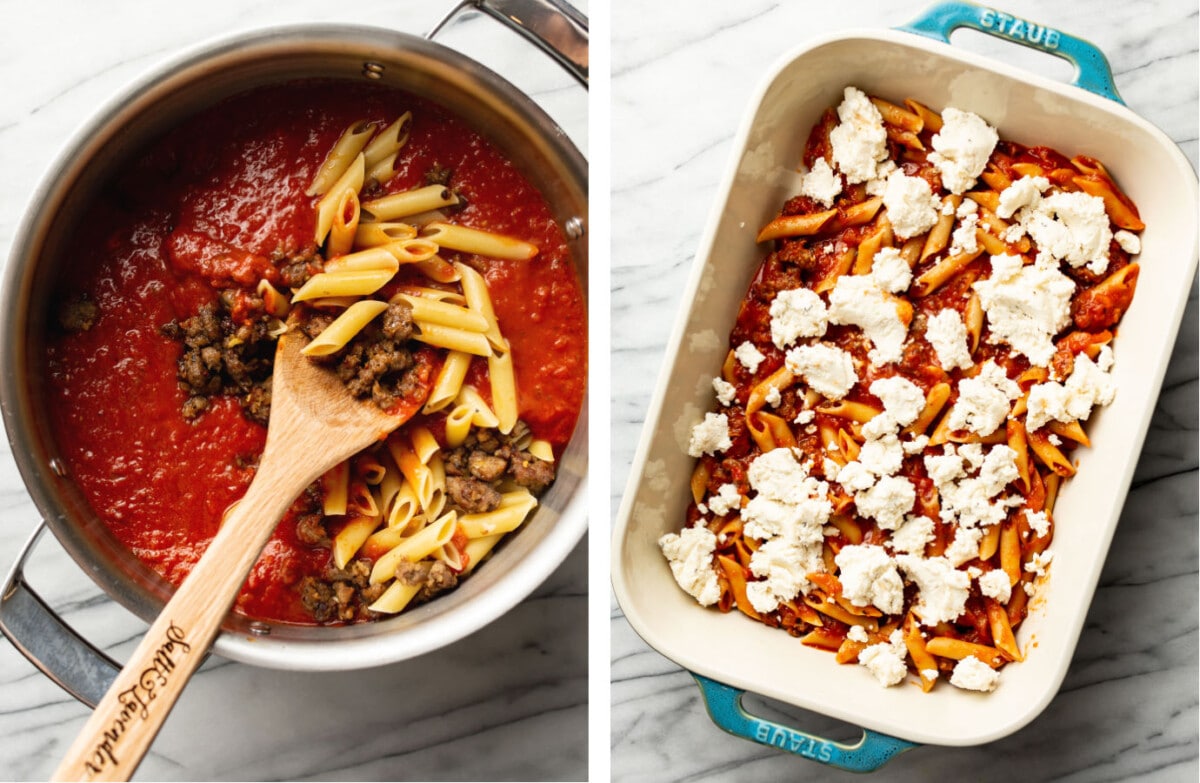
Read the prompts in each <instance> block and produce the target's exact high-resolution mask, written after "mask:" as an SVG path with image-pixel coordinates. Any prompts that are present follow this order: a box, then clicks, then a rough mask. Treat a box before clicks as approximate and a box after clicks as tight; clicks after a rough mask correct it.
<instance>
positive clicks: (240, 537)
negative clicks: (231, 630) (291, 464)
mask: <svg viewBox="0 0 1200 783" xmlns="http://www.w3.org/2000/svg"><path fill="white" fill-rule="evenodd" d="M275 464H278V463H275ZM307 479H308V477H307V476H303V475H297V474H295V473H291V474H289V473H288V472H287V471H285V470H280V469H274V470H272V469H271V465H270V464H269V461H268V460H265V459H264V460H263V462H262V464H261V465H260V468H259V473H258V475H257V476H255V478H254V481H253V482H252V483H251V485H250V488H249V489H248V490H247V491H246V495H245V497H243V498H242V500H241V501H239V502H238V503H237V505H236V506H235V507H233V508H232V509H230V511H229V513H228V515H227V516H226V518H225V520H224V522H223V523H222V525H221V529H220V530H219V531H218V532H217V535H216V536H215V537H214V538H213V540H212V543H211V544H209V546H208V549H207V550H206V551H205V552H204V556H203V557H201V558H200V561H199V562H198V563H196V566H195V568H193V569H192V572H191V574H190V575H189V576H188V578H187V579H186V580H185V581H184V583H183V584H182V585H180V586H179V589H178V590H176V591H175V595H174V596H173V597H172V598H171V600H170V601H169V602H168V603H167V605H166V607H165V608H164V609H163V611H162V614H160V615H159V617H158V619H157V620H156V621H155V622H154V624H153V625H151V626H150V630H149V631H147V632H146V636H145V637H144V638H143V639H142V641H141V643H140V644H139V645H138V646H137V649H136V650H134V652H133V655H132V656H130V658H129V662H128V663H126V664H125V668H123V669H122V670H121V673H120V674H118V675H117V679H116V680H115V681H114V682H113V685H112V687H110V688H109V690H108V693H106V694H105V696H104V698H103V699H102V700H101V701H100V703H99V704H98V705H96V710H95V711H94V712H93V713H92V716H91V718H89V719H88V722H87V723H86V724H85V725H84V727H83V729H82V730H81V731H80V732H79V736H78V737H76V738H75V742H74V743H73V744H72V745H71V747H70V749H69V750H68V751H67V754H66V757H65V759H64V760H63V762H62V763H61V764H60V765H59V767H58V769H57V770H55V772H54V777H53V778H52V779H53V780H129V778H130V777H131V776H132V775H133V773H134V770H136V769H137V766H138V764H139V763H141V760H142V757H143V756H145V754H146V751H147V750H148V749H149V748H150V743H151V742H153V741H154V737H155V735H157V734H158V730H159V729H160V728H162V724H163V721H165V720H166V718H167V715H168V714H169V713H170V712H171V708H172V707H173V706H175V701H176V700H177V699H178V698H179V695H180V694H181V693H182V692H183V689H184V686H185V685H187V682H188V680H189V679H190V678H191V676H192V674H193V673H194V672H195V671H196V669H197V668H199V666H200V664H201V663H202V662H203V660H204V657H205V655H206V654H207V652H208V649H209V647H210V646H211V645H212V642H213V639H214V638H216V635H217V631H218V630H219V629H220V626H221V621H222V620H223V619H224V618H225V615H226V614H227V613H228V611H229V607H230V606H231V605H232V604H233V601H234V599H235V598H236V597H237V594H238V590H239V589H240V588H241V585H242V583H243V582H244V581H245V579H246V574H248V573H249V572H250V568H251V567H252V566H253V565H254V562H255V560H257V559H258V556H259V553H260V552H261V551H262V548H263V547H264V546H265V545H266V543H267V540H268V539H269V538H270V537H271V533H272V531H273V530H274V529H275V525H276V524H277V523H278V521H279V519H280V517H282V516H283V514H284V513H285V512H286V511H287V509H288V507H289V506H290V505H291V503H292V501H293V500H294V499H295V498H296V496H297V495H298V494H299V493H300V492H301V491H302V490H303V489H304V487H305V486H306V485H307ZM298 481H300V482H303V483H300V484H299V486H296V485H297V482H298Z"/></svg>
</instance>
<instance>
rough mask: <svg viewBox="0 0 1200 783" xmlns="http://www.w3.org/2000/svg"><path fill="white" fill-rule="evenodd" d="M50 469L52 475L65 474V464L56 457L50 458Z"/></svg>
mask: <svg viewBox="0 0 1200 783" xmlns="http://www.w3.org/2000/svg"><path fill="white" fill-rule="evenodd" d="M50 470H51V471H53V473H54V475H56V476H65V475H67V465H66V463H65V462H63V461H62V460H61V459H59V458H58V457H51V458H50Z"/></svg>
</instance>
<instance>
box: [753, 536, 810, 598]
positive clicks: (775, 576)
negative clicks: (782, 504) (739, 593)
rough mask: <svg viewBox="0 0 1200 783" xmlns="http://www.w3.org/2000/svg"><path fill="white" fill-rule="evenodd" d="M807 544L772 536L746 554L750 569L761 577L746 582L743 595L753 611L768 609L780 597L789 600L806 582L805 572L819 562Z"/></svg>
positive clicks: (807, 582)
mask: <svg viewBox="0 0 1200 783" xmlns="http://www.w3.org/2000/svg"><path fill="white" fill-rule="evenodd" d="M811 550H812V547H811V546H804V545H800V544H796V543H793V542H791V541H788V540H786V539H783V538H774V539H771V540H770V541H768V542H766V543H765V544H763V545H762V546H760V547H759V548H758V549H757V550H756V551H755V552H754V554H753V555H751V556H750V573H752V574H754V575H755V576H757V577H760V578H761V580H762V581H758V582H747V583H746V597H747V598H749V599H750V605H751V606H753V607H754V610H755V611H756V612H772V611H774V610H775V608H776V607H778V606H779V602H780V601H790V600H792V599H793V598H795V597H796V595H797V594H799V592H800V590H801V589H802V588H804V587H806V586H807V585H808V584H809V581H808V578H807V577H806V576H805V574H807V573H808V572H809V571H812V570H813V566H814V564H819V562H820V557H819V556H818V557H817V560H816V561H814V559H813V554H812V551H811Z"/></svg>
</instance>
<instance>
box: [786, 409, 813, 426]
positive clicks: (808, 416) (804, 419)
mask: <svg viewBox="0 0 1200 783" xmlns="http://www.w3.org/2000/svg"><path fill="white" fill-rule="evenodd" d="M816 417H817V414H816V413H815V412H813V411H812V410H811V409H809V408H805V409H804V410H802V411H800V412H799V413H797V414H796V418H795V419H793V420H792V421H794V422H795V423H796V424H809V423H810V422H812V420H813V419H815V418H816Z"/></svg>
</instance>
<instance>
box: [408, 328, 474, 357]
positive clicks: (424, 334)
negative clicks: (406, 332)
mask: <svg viewBox="0 0 1200 783" xmlns="http://www.w3.org/2000/svg"><path fill="white" fill-rule="evenodd" d="M413 323H414V325H415V327H416V331H415V333H414V334H413V338H412V339H414V340H418V341H420V342H423V343H427V344H429V345H436V346H438V347H439V348H449V349H450V350H452V351H463V352H464V353H469V354H474V355H475V356H491V354H492V346H491V345H490V344H489V343H488V341H487V337H485V336H484V335H483V333H482V332H468V331H465V330H463V329H455V328H454V327H451V326H444V325H443V324H438V323H430V322H428V321H417V320H414V321H413Z"/></svg>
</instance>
